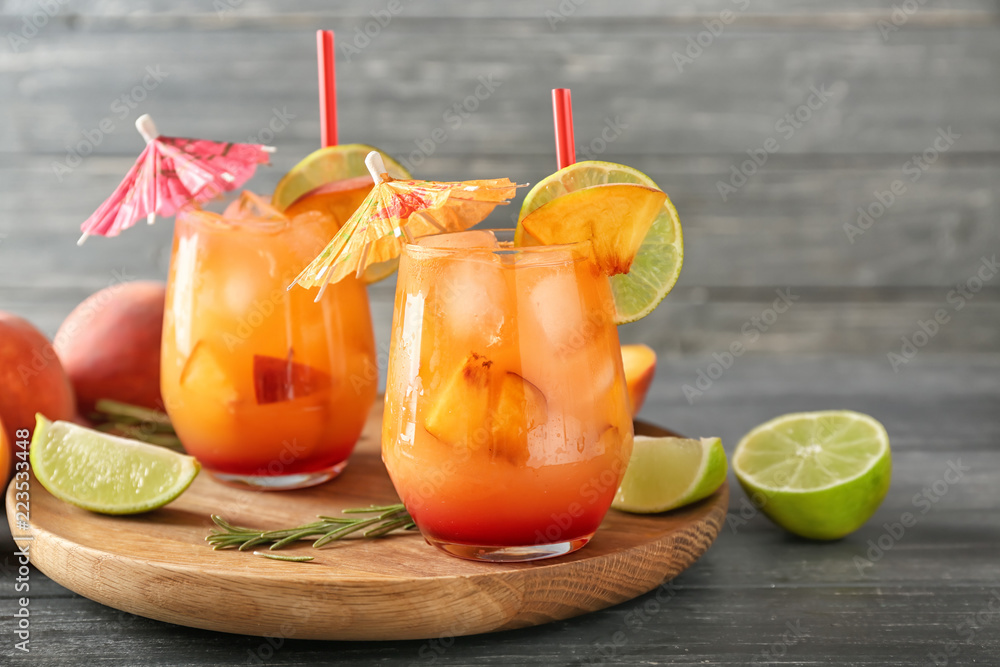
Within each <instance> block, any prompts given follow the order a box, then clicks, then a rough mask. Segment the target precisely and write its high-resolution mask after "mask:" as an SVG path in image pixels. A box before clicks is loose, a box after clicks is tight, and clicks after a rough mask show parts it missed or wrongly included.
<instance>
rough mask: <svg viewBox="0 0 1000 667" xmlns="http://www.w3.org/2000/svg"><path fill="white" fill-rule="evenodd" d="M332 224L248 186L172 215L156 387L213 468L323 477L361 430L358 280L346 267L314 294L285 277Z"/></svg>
mask: <svg viewBox="0 0 1000 667" xmlns="http://www.w3.org/2000/svg"><path fill="white" fill-rule="evenodd" d="M336 229H337V221H336V220H334V219H332V218H331V217H329V216H326V215H322V214H320V213H317V212H310V213H306V214H303V215H299V216H297V217H295V218H292V219H289V218H288V217H286V216H285V215H283V214H281V213H279V212H278V211H277V210H275V209H273V208H271V207H270V206H269V205H268V204H267V203H265V202H263V201H262V200H261V199H259V198H258V197H256V196H255V195H252V194H251V193H247V192H245V193H243V194H242V195H241V197H240V199H239V200H238V201H236V202H233V204H231V205H230V206H229V208H227V209H226V211H225V213H223V214H221V215H220V214H218V213H212V212H209V211H205V210H201V209H199V208H196V207H188V208H185V209H183V210H182V211H181V212H180V213H179V214H178V215H177V222H176V226H175V232H174V244H173V254H172V257H171V262H170V274H169V281H168V288H167V303H166V312H165V316H164V328H163V344H162V357H161V361H162V364H161V385H162V386H161V389H162V394H163V398H164V403H165V407H166V409H167V412H168V413H169V415H170V419H171V421H172V423H173V425H174V428H175V429H176V431H177V434H178V435H179V436H180V439H181V441H182V442H183V444H184V447H185V449H187V451H188V453H190V454H192V455H193V456H195V457H196V458H197V459H198V460H199V461H201V463H202V464H203V465H204V467H205V468H206V469H207V470H208V471H209V472H211V473H212V474H213V475H214V476H215V477H216V478H217V479H219V480H221V481H224V482H228V483H232V484H237V485H245V486H250V487H254V488H259V489H290V488H299V487H304V486H311V485H314V484H319V483H321V482H324V481H326V480H328V479H331V478H333V477H335V476H336V475H337V474H339V473H340V471H341V470H342V469H343V468H344V466H345V465H346V463H347V458H348V456H349V455H350V454H351V451H352V450H353V448H354V445H355V443H356V442H357V440H358V438H359V436H360V434H361V430H362V427H363V426H364V423H365V420H366V418H367V415H368V412H369V410H370V409H371V406H372V403H373V402H374V400H375V392H376V385H377V382H378V373H377V367H376V365H375V344H374V337H373V333H372V323H371V315H370V312H369V307H368V297H367V293H366V291H365V287H364V285H363V284H362V283H361V282H359V281H357V280H355V279H353V278H350V279H346V280H344V281H341V282H339V283H337V284H336V285H333V286H331V287H330V289H329V290H327V292H326V294H324V295H323V297H322V298H321V299H320V300H319V302H318V303H314V302H313V299H314V298H315V296H316V294H315V292H310V291H307V290H303V289H293V290H290V291H289V290H287V289H286V288H287V286H288V285H289V284H290V283H291V282H292V280H293V279H294V278H295V276H296V275H297V274H298V273H299V271H301V270H302V267H304V266H305V265H306V264H308V263H309V262H310V261H311V260H312V259H313V257H315V256H316V254H317V253H318V252H319V251H320V250H322V249H323V247H324V246H325V245H326V243H327V242H328V241H329V240H330V238H331V237H332V236H333V235H334V234H335V232H336Z"/></svg>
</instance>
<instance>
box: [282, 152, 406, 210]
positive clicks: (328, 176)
mask: <svg viewBox="0 0 1000 667" xmlns="http://www.w3.org/2000/svg"><path fill="white" fill-rule="evenodd" d="M372 151H378V153H379V154H380V155H381V156H382V160H383V162H385V168H386V170H387V171H388V172H389V175H390V176H392V177H393V178H402V179H408V178H410V172H408V171H406V169H405V168H404V167H403V165H401V164H399V163H398V162H396V161H395V160H393V159H392V158H391V157H389V156H388V155H386V154H385V153H383V152H382V151H380V150H379V149H377V148H373V147H372V146H368V145H366V144H343V145H341V146H327V147H326V148H320V149H319V150H316V151H313V152H312V153H310V154H309V155H307V156H305V157H304V158H302V161H301V162H299V163H298V164H297V165H295V166H294V167H292V168H291V169H290V170H289V171H288V173H287V174H285V175H284V176H283V177H282V179H281V180H280V181H278V185H277V186H276V187H275V188H274V194H273V195H271V205H272V206H274V207H275V208H276V209H278V210H279V211H284V210H285V209H286V208H288V207H289V206H291V205H292V204H294V203H295V202H296V201H298V200H299V199H301V198H302V197H303V196H305V195H307V194H309V193H310V192H312V191H313V190H315V189H316V188H318V187H320V186H321V185H327V184H333V183H337V182H339V181H351V182H350V183H347V184H345V187H357V185H361V184H363V183H367V184H369V185H371V175H370V174H369V173H368V167H366V166H365V158H366V157H367V156H368V154H369V153H370V152H372ZM353 179H361V181H363V182H362V183H358V184H355V183H354V182H353Z"/></svg>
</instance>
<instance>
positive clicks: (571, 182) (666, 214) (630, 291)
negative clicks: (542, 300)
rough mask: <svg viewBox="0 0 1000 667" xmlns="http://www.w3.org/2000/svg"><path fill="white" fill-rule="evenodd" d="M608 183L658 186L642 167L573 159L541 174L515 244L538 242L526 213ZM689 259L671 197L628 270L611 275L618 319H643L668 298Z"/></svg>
mask: <svg viewBox="0 0 1000 667" xmlns="http://www.w3.org/2000/svg"><path fill="white" fill-rule="evenodd" d="M607 183H637V184H639V185H647V186H650V187H654V188H657V189H659V186H658V185H657V184H656V183H655V182H654V181H653V179H651V178H650V177H649V176H646V174H644V173H642V172H641V171H639V170H638V169H633V168H632V167H627V166H625V165H623V164H615V163H614V162H599V161H594V160H591V161H585V162H577V163H575V164H571V165H570V166H568V167H565V168H563V169H560V170H559V171H557V172H556V173H554V174H552V175H551V176H548V177H547V178H544V179H542V180H541V181H539V182H538V183H537V184H535V187H533V188H532V189H531V191H530V192H529V193H528V194H527V196H526V197H525V198H524V204H522V206H521V213H520V215H519V216H518V225H517V232H516V233H515V236H514V243H515V245H538V243H537V241H535V240H534V239H532V238H531V237H530V235H528V234H527V233H525V231H524V229H523V227H522V226H521V224H520V220H523V219H524V217H525V216H527V215H528V214H529V213H531V212H532V211H534V210H535V209H536V208H538V207H540V206H542V205H543V204H546V203H548V202H550V201H552V200H553V199H555V198H556V197H559V196H560V195H564V194H566V193H567V192H573V191H576V190H581V189H583V188H587V187H590V186H592V185H604V184H607ZM683 263H684V238H683V234H682V232H681V221H680V218H678V217H677V209H675V208H674V205H673V204H672V203H671V202H670V198H669V197H667V199H666V201H665V202H663V210H662V211H661V212H660V215H659V216H657V218H656V220H655V221H654V222H653V225H652V227H650V229H649V232H647V234H646V238H645V239H644V240H643V242H642V245H640V246H639V251H638V253H637V254H636V256H635V259H633V260H632V267H631V269H630V270H629V272H628V273H625V274H620V275H617V276H612V277H611V278H610V280H611V291H612V293H613V294H614V299H615V308H616V310H617V313H616V315H615V321H616V322H617V323H618V324H625V323H626V322H634V321H635V320H638V319H641V318H643V317H645V316H646V315H649V313H651V312H653V309H654V308H656V306H657V305H658V304H659V303H660V302H661V301H663V298H664V297H665V296H667V294H669V293H670V290H671V289H673V286H674V283H676V282H677V277H678V276H679V275H680V273H681V265H682V264H683Z"/></svg>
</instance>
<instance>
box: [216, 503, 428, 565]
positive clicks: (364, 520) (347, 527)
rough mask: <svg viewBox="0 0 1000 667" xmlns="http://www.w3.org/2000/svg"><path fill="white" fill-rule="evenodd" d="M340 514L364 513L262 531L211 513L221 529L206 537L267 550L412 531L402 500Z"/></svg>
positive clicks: (227, 544)
mask: <svg viewBox="0 0 1000 667" xmlns="http://www.w3.org/2000/svg"><path fill="white" fill-rule="evenodd" d="M342 513H343V514H359V515H366V516H364V517H357V518H355V517H351V516H322V515H320V516H319V517H317V519H318V521H313V522H312V523H307V524H305V525H302V526H295V527H294V528H279V529H276V530H263V531H262V530H260V529H258V528H247V527H245V526H234V525H232V524H231V523H229V522H228V521H226V520H225V519H223V518H222V517H221V516H219V515H217V514H213V515H212V521H213V522H215V525H216V526H218V527H219V528H220V530H212V531H209V534H208V536H207V537H205V540H206V541H207V542H208V543H209V544H211V545H212V548H213V549H238V550H239V551H248V550H250V549H253V548H254V547H257V546H260V545H262V544H270V545H271V546H270V547H268V548H269V549H270V550H275V549H281V548H283V547H286V546H288V545H289V544H292V543H293V542H298V541H299V540H314V541H313V544H312V545H313V546H314V547H317V548H319V547H322V546H323V545H325V544H329V543H330V542H333V541H334V540H339V539H342V538H344V537H347V536H348V535H352V534H354V533H359V532H360V533H361V536H362V537H366V538H377V537H385V536H386V535H388V534H389V533H392V532H395V531H397V530H412V529H413V528H415V527H416V524H415V523H414V522H413V518H412V517H411V516H410V515H409V513H408V512H407V511H406V508H405V507H404V506H403V504H402V503H399V504H397V505H383V506H381V507H377V506H375V505H372V506H371V507H359V508H353V509H346V510H343V512H342ZM370 515H374V516H370ZM362 531H363V532H362ZM255 553H257V552H255ZM260 555H263V554H260Z"/></svg>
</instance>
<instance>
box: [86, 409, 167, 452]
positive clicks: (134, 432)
mask: <svg viewBox="0 0 1000 667" xmlns="http://www.w3.org/2000/svg"><path fill="white" fill-rule="evenodd" d="M94 409H95V410H96V412H95V413H94V414H92V415H91V416H90V419H91V421H93V422H94V424H95V425H96V428H97V430H99V431H104V432H105V433H111V434H114V435H120V436H124V437H126V438H132V439H133V440H141V441H142V442H148V443H149V444H151V445H159V446H161V447H167V448H169V449H174V450H177V451H180V452H183V451H184V446H183V445H182V444H181V441H180V438H178V437H177V434H176V433H175V432H174V427H173V425H172V424H171V423H170V417H168V416H167V414H166V413H165V412H160V411H159V410H151V409H149V408H144V407H141V406H138V405H130V404H128V403H122V402H121V401H112V400H110V399H107V398H102V399H100V400H99V401H97V403H96V404H95V405H94Z"/></svg>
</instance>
